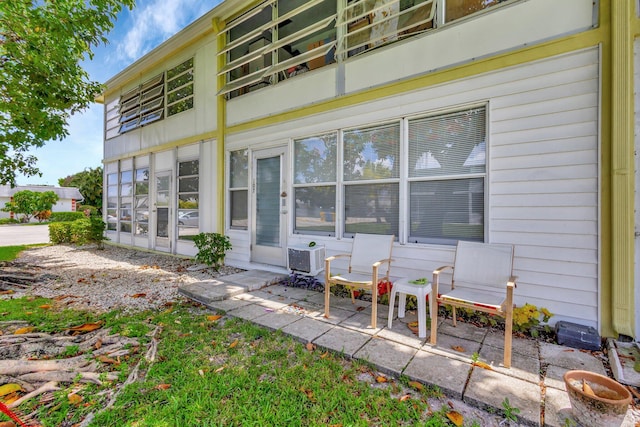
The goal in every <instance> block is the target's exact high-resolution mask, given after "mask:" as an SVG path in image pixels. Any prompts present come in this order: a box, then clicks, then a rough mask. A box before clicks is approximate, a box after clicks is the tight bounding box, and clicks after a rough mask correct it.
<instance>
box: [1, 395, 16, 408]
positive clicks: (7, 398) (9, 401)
mask: <svg viewBox="0 0 640 427" xmlns="http://www.w3.org/2000/svg"><path fill="white" fill-rule="evenodd" d="M18 399H20V395H19V394H18V393H11V394H7V395H6V396H5V397H3V398H2V401H3V402H4V404H5V405H11V404H12V403H13V402H15V401H16V400H18Z"/></svg>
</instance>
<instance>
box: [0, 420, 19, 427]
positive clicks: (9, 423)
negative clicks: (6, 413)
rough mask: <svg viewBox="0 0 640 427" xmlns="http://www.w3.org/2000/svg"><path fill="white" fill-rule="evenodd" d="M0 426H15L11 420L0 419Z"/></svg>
mask: <svg viewBox="0 0 640 427" xmlns="http://www.w3.org/2000/svg"><path fill="white" fill-rule="evenodd" d="M0 427H16V423H14V422H13V421H0Z"/></svg>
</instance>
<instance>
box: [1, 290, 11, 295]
mask: <svg viewBox="0 0 640 427" xmlns="http://www.w3.org/2000/svg"><path fill="white" fill-rule="evenodd" d="M13 293H15V291H14V290H12V289H7V290H6V291H0V295H11V294H13Z"/></svg>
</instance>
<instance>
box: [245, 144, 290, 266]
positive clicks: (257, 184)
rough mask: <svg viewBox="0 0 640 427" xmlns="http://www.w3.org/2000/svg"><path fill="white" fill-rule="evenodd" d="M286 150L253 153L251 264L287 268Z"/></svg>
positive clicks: (275, 149)
mask: <svg viewBox="0 0 640 427" xmlns="http://www.w3.org/2000/svg"><path fill="white" fill-rule="evenodd" d="M285 157H286V147H278V148H272V149H268V150H261V151H256V152H254V156H253V171H254V178H253V185H252V202H253V203H252V206H253V227H252V233H251V234H252V235H251V260H252V261H254V262H260V263H264V264H271V265H278V266H286V258H285V256H286V249H287V248H286V246H287V245H286V235H287V234H286V218H287V193H286V182H285V178H284V172H283V171H284V165H285V164H286V159H285Z"/></svg>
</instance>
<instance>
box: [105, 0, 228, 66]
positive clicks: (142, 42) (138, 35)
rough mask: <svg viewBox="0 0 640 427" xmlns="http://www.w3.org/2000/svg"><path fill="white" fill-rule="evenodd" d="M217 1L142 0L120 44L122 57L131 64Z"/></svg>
mask: <svg viewBox="0 0 640 427" xmlns="http://www.w3.org/2000/svg"><path fill="white" fill-rule="evenodd" d="M203 3H205V4H203ZM207 3H208V4H207ZM217 3H218V2H202V0H149V1H148V2H139V4H140V5H141V6H139V7H136V9H134V10H133V11H132V12H131V19H130V22H128V23H127V25H128V26H129V29H128V30H127V31H126V34H125V35H124V37H123V39H122V40H121V41H120V42H119V43H118V45H117V50H118V55H119V57H120V58H121V59H122V60H123V61H126V62H128V63H130V62H133V61H135V60H137V59H139V58H140V57H142V56H143V55H144V54H146V53H147V52H149V51H150V50H152V49H153V48H155V47H156V46H157V45H159V44H160V43H162V42H163V41H165V40H166V39H168V38H169V37H171V36H172V35H174V34H175V33H177V32H178V31H180V30H181V29H182V28H184V27H185V26H186V25H188V24H190V23H191V22H193V21H194V20H195V19H197V18H198V17H200V16H201V15H202V14H203V13H205V12H207V11H208V10H210V9H212V8H213V7H214V6H215V4H217Z"/></svg>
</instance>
